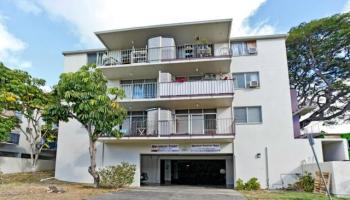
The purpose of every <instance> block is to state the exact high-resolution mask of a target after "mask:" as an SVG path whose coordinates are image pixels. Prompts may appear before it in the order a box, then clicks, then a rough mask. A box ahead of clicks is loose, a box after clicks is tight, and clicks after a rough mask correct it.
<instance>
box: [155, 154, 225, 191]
mask: <svg viewBox="0 0 350 200" xmlns="http://www.w3.org/2000/svg"><path fill="white" fill-rule="evenodd" d="M170 164H171V182H170V183H171V184H178V185H217V186H219V185H222V186H225V185H226V175H225V174H226V161H225V160H171V161H170ZM164 171H165V164H164V160H161V183H164V182H165V181H164Z"/></svg>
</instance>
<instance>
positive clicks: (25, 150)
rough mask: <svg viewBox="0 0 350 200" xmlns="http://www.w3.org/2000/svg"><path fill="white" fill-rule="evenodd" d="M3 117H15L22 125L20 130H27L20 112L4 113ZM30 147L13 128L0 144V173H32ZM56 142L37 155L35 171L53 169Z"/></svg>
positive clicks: (21, 133) (18, 129) (24, 136)
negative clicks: (6, 138)
mask: <svg viewBox="0 0 350 200" xmlns="http://www.w3.org/2000/svg"><path fill="white" fill-rule="evenodd" d="M3 115H4V116H16V117H17V118H18V119H19V120H20V121H22V123H21V124H20V126H21V129H22V130H25V129H26V128H27V124H28V123H27V120H26V119H25V116H23V115H22V114H21V113H20V112H13V111H5V112H4V113H3ZM30 153H31V147H30V144H29V142H28V141H27V139H26V135H25V134H24V133H23V132H22V131H21V130H20V128H15V129H13V130H12V131H11V133H10V135H9V138H8V140H7V141H3V142H0V172H2V173H18V172H29V171H32V170H33V169H32V164H31V161H30ZM55 156H56V142H51V143H49V144H48V147H45V148H43V150H42V151H41V153H40V155H39V159H38V163H37V166H36V169H35V170H53V169H54V168H55Z"/></svg>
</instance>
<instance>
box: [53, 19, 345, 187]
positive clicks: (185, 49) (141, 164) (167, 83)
mask: <svg viewBox="0 0 350 200" xmlns="http://www.w3.org/2000/svg"><path fill="white" fill-rule="evenodd" d="M230 30H231V20H215V21H205V22H195V23H182V24H170V25H162V26H150V27H139V28H132V29H123V30H112V31H103V32H96V35H97V37H98V38H99V39H100V40H101V42H102V43H103V44H104V46H105V49H94V50H83V51H69V52H64V53H63V54H64V72H72V71H76V70H78V69H79V68H80V67H81V66H82V65H85V64H88V63H95V64H97V66H98V68H99V69H101V70H102V71H103V73H104V75H105V76H106V77H107V79H108V80H109V86H110V87H122V88H123V89H124V90H125V92H126V96H127V97H126V98H125V99H123V100H121V101H120V103H121V104H122V105H123V106H124V107H125V108H126V109H127V110H128V117H127V119H126V120H125V121H124V123H123V124H122V125H121V127H120V129H121V130H122V131H123V132H124V137H122V138H121V139H116V138H113V137H102V138H100V139H99V142H98V149H97V154H98V156H97V163H98V167H99V168H100V167H105V166H110V165H117V164H120V163H121V162H129V163H131V164H135V165H136V166H137V170H136V174H135V178H134V183H133V184H132V186H140V185H141V183H142V184H186V185H198V184H202V185H223V186H227V187H233V186H234V183H235V181H236V180H237V179H238V178H241V179H243V180H244V181H246V180H248V179H250V178H252V177H257V178H258V179H259V181H260V183H261V185H262V187H264V188H267V187H269V188H281V187H285V186H286V183H287V182H288V181H291V179H294V180H295V177H296V176H297V175H298V174H300V173H301V172H300V167H301V166H302V165H303V164H307V163H314V158H313V155H312V152H311V149H310V146H309V145H308V141H307V140H305V139H296V138H295V136H294V129H295V127H293V112H292V106H291V105H292V102H291V95H290V89H289V78H288V67H287V56H286V47H285V37H286V35H270V36H256V37H242V38H230ZM325 142H329V143H332V144H333V143H334V144H336V147H334V148H333V149H332V148H329V149H332V150H330V151H336V152H337V154H338V156H337V157H336V158H332V156H330V157H331V158H330V159H336V160H348V159H349V157H348V154H347V143H346V141H345V140H341V139H328V140H316V144H315V148H316V152H317V154H318V157H319V159H320V160H321V161H323V160H324V154H325V152H323V151H324V148H323V146H324V145H323V143H325ZM328 154H331V155H332V153H328ZM88 166H89V153H88V136H87V134H86V132H85V130H84V128H83V127H82V125H81V124H79V123H78V122H76V121H74V120H72V121H69V122H67V123H65V122H61V123H60V125H59V137H58V149H57V160H56V174H55V176H56V178H57V179H60V180H65V181H72V182H85V183H90V182H92V181H93V179H92V177H91V176H90V175H89V173H88V171H87V169H88ZM286 176H287V178H285V177H286ZM141 177H143V178H144V179H142V178H141ZM145 177H147V178H146V179H145Z"/></svg>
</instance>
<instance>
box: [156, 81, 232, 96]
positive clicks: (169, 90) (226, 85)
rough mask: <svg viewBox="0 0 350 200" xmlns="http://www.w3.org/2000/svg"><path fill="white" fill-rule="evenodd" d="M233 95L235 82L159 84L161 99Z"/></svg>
mask: <svg viewBox="0 0 350 200" xmlns="http://www.w3.org/2000/svg"><path fill="white" fill-rule="evenodd" d="M223 94H233V80H232V79H228V80H202V81H186V82H163V83H159V96H160V97H175V96H198V95H223Z"/></svg>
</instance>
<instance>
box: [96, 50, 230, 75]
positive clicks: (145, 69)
mask: <svg viewBox="0 0 350 200" xmlns="http://www.w3.org/2000/svg"><path fill="white" fill-rule="evenodd" d="M230 60H231V50H230V47H229V44H228V43H220V44H186V45H180V46H166V47H156V48H147V47H146V48H137V49H136V48H132V49H126V50H115V51H103V52H97V57H96V65H97V66H98V67H99V68H100V69H101V70H102V71H103V72H104V74H105V76H106V77H107V78H109V79H120V78H125V77H129V76H133V77H134V78H135V77H136V78H148V77H151V76H154V75H157V74H158V72H159V71H164V70H165V71H169V72H170V73H172V74H174V75H176V74H177V73H178V74H182V75H183V74H186V73H193V72H195V71H200V72H203V73H228V72H229V71H230ZM165 64H166V65H165ZM174 65H177V66H178V67H174ZM130 66H132V68H129V67H130ZM180 66H181V67H180Z"/></svg>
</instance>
